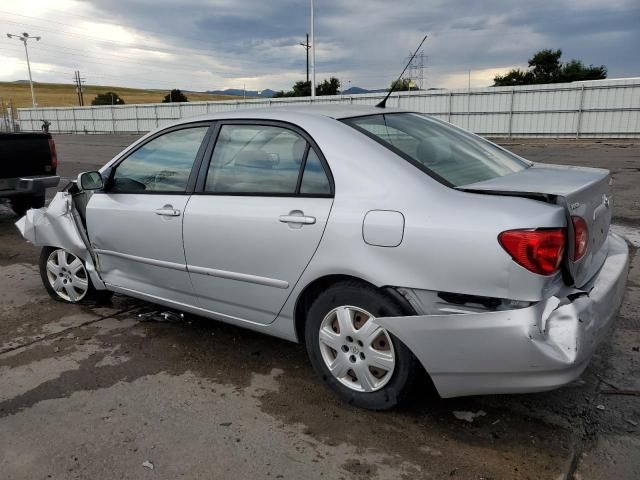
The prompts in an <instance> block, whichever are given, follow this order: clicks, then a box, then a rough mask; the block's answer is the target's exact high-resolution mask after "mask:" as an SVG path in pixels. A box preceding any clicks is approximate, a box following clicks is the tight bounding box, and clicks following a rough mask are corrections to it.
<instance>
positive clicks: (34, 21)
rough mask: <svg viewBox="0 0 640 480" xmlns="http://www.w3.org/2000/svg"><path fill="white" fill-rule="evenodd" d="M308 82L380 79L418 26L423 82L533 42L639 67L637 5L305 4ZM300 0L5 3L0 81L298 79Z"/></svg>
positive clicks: (495, 60) (180, 83) (568, 1)
mask: <svg viewBox="0 0 640 480" xmlns="http://www.w3.org/2000/svg"><path fill="white" fill-rule="evenodd" d="M315 5H316V10H315V12H316V64H317V67H316V68H317V78H318V80H320V79H322V78H325V77H328V76H330V75H334V76H336V77H338V78H340V79H341V80H342V81H343V84H344V86H345V87H348V86H349V85H351V86H353V85H357V86H360V87H364V88H382V87H385V86H387V85H388V84H389V82H390V81H391V80H392V79H393V78H394V77H395V76H397V75H398V73H399V72H400V70H401V69H402V67H403V66H404V63H405V62H406V57H407V56H408V54H409V52H410V50H411V49H413V48H415V45H416V44H417V43H418V42H419V41H420V39H421V38H422V36H423V35H424V34H425V33H427V34H428V35H429V39H428V40H427V42H426V44H425V47H424V52H425V55H426V56H427V59H426V64H427V68H426V69H425V79H426V85H425V86H427V87H445V88H455V87H466V86H467V75H468V74H467V72H468V71H469V70H471V72H472V73H471V83H472V86H478V87H480V86H487V85H489V84H491V79H492V78H493V76H494V75H495V74H496V73H501V72H504V71H506V70H508V69H510V68H513V67H517V66H519V67H525V66H526V61H527V59H528V58H529V57H530V55H531V54H532V53H533V52H535V51H536V50H538V49H541V48H562V50H563V52H564V57H565V59H566V60H568V59H570V58H579V59H582V60H583V61H584V62H585V63H587V64H589V63H593V64H597V65H600V64H604V65H606V66H607V67H608V69H609V76H610V77H629V76H640V48H639V46H640V1H639V0H536V1H531V0H509V1H506V0H504V1H499V0H482V1H471V0H465V1H462V0H457V1H456V0H395V1H391V0H366V1H354V0H315ZM308 25H309V2H308V0H171V1H169V0H126V1H125V0H82V1H78V0H55V1H54V0H2V2H0V33H1V34H2V38H0V81H4V80H9V81H11V80H19V79H25V78H27V72H26V62H25V60H24V48H23V46H22V44H21V43H20V42H18V41H17V40H15V39H14V40H10V39H8V38H6V36H5V35H4V33H7V32H9V33H20V32H23V31H26V32H28V33H29V34H30V35H32V36H36V35H40V36H41V37H42V40H41V41H40V42H37V43H36V42H33V43H30V48H29V53H30V57H31V68H32V71H33V77H34V80H35V81H40V82H65V83H70V79H71V77H72V76H73V71H74V70H80V71H81V73H82V75H83V76H84V77H86V79H87V81H88V83H90V84H101V85H119V86H131V87H145V88H171V87H178V88H183V89H187V90H207V89H209V90H213V89H225V88H243V85H244V86H246V88H247V89H258V90H259V89H263V88H272V89H286V88H289V87H290V86H291V84H292V83H293V82H294V81H296V80H301V79H304V75H305V52H304V48H303V47H301V46H300V45H299V43H300V42H301V41H304V37H305V34H306V33H307V31H308Z"/></svg>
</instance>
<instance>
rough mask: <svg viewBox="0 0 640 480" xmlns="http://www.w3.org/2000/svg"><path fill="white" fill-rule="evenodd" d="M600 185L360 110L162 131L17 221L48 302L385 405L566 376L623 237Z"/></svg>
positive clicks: (595, 325) (584, 341)
mask: <svg viewBox="0 0 640 480" xmlns="http://www.w3.org/2000/svg"><path fill="white" fill-rule="evenodd" d="M610 185H611V179H610V176H609V172H608V171H607V170H600V169H593V168H576V167H564V166H556V165H542V164H535V163H532V162H529V161H527V160H524V159H523V158H520V157H518V156H516V155H514V154H512V153H510V152H508V151H506V150H504V149H503V148H501V147H498V146H496V145H494V144H492V143H490V142H488V141H486V140H484V139H482V138H480V137H478V136H476V135H473V134H471V133H468V132H466V131H464V130H461V129H459V128H456V127H454V126H452V125H450V124H447V123H444V122H442V121H439V120H436V119H433V118H429V117H427V116H424V115H420V114H416V113H411V112H404V111H399V110H392V109H381V108H376V107H359V108H355V107H341V106H338V107H305V108H293V107H292V108H275V109H262V110H252V111H250V110H241V111H236V112H230V113H224V114H215V115H208V116H206V117H199V118H195V119H184V120H182V121H180V122H178V123H176V124H173V125H171V126H168V127H164V128H161V129H159V130H156V131H155V132H152V133H150V134H148V135H146V136H145V137H143V138H141V139H140V140H138V141H137V142H135V143H134V144H133V145H131V146H130V147H129V148H127V149H126V150H125V151H123V152H122V153H121V154H120V155H118V156H117V157H115V158H114V159H113V160H112V161H111V162H109V163H108V164H107V165H106V166H105V167H103V168H102V169H101V170H100V172H86V173H83V174H80V175H79V177H78V181H77V182H76V183H75V184H73V185H72V186H71V187H70V188H67V189H66V191H64V192H60V193H58V194H57V196H56V197H55V198H54V200H53V201H52V202H51V204H50V205H49V207H48V208H44V209H39V210H30V211H29V212H28V213H27V215H26V216H25V217H23V218H22V219H21V220H20V221H19V222H18V223H17V225H18V228H19V229H20V231H21V232H22V234H23V235H24V236H25V238H27V239H28V240H30V241H31V242H32V243H34V244H35V245H40V246H42V247H43V249H42V255H41V259H40V267H41V273H42V280H43V282H44V285H45V287H46V289H47V291H48V292H49V293H50V295H51V296H52V297H53V298H55V299H58V300H63V301H67V302H80V301H83V300H86V299H90V298H91V297H95V296H97V295H101V294H102V295H104V294H105V293H110V292H119V293H122V294H126V295H130V296H132V297H138V298H141V299H145V300H149V301H151V302H155V303H158V304H161V305H164V306H166V307H170V308H175V309H179V310H183V311H187V312H191V313H194V314H197V315H202V316H206V317H210V318H214V319H217V320H221V321H224V322H228V323H231V324H234V325H240V326H243V327H246V328H250V329H253V330H257V331H260V332H264V333H267V334H270V335H274V336H277V337H281V338H285V339H288V340H293V341H302V342H304V343H305V344H306V347H307V350H308V353H309V357H310V359H311V363H312V365H313V367H314V368H315V370H316V371H317V373H318V374H319V376H320V378H321V379H322V380H323V381H324V383H326V385H328V386H329V388H331V389H332V390H333V391H334V392H335V393H336V394H338V395H339V396H340V397H341V398H343V399H344V400H346V401H347V402H350V403H352V404H354V405H358V406H361V407H366V408H372V409H385V408H390V407H393V406H394V405H396V404H397V403H398V402H400V401H402V400H403V399H404V398H406V397H407V395H409V393H410V391H411V386H412V384H413V383H414V382H413V380H415V378H417V373H418V371H419V369H420V368H424V370H425V371H426V372H427V373H428V374H429V376H430V377H431V379H432V381H433V384H434V385H435V387H436V389H437V390H438V392H439V394H440V395H441V396H443V397H454V396H460V395H474V394H489V393H515V392H533V391H541V390H547V389H551V388H555V387H558V386H561V385H564V384H566V383H568V382H571V381H572V380H574V379H575V378H577V377H578V376H579V375H580V374H581V373H582V371H583V370H584V369H585V367H586V366H587V364H588V362H589V359H590V357H591V355H592V353H593V351H594V349H595V347H596V346H597V344H598V342H599V341H600V340H601V339H602V337H603V336H604V334H605V332H606V330H607V327H608V325H609V324H610V323H611V321H612V319H613V318H614V317H615V315H616V312H617V310H618V307H619V305H620V303H621V299H622V295H623V291H624V286H625V281H626V277H627V262H628V249H627V246H626V243H625V242H624V241H623V240H622V239H621V238H620V237H618V236H616V235H614V234H613V233H611V232H609V223H610V221H611V208H612V207H611V193H610V190H611V187H610Z"/></svg>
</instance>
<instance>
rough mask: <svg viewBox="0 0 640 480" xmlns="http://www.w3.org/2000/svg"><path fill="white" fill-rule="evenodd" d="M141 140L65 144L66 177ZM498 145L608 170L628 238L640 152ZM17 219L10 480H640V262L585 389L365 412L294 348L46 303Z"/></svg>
mask: <svg viewBox="0 0 640 480" xmlns="http://www.w3.org/2000/svg"><path fill="white" fill-rule="evenodd" d="M135 138H136V137H135V136H83V135H75V136H74V135H66V136H65V135H58V136H56V142H57V145H58V151H59V156H60V161H61V164H60V174H61V175H62V176H65V177H74V176H75V175H77V174H78V173H79V172H80V171H84V170H91V169H95V168H97V167H99V166H101V165H102V164H103V163H105V162H106V161H107V160H108V159H109V158H111V157H112V156H113V155H114V154H115V153H117V152H118V151H120V150H121V149H122V148H124V147H125V146H126V145H128V144H129V143H131V142H132V141H133V140H134V139H135ZM504 143H505V145H507V146H508V148H511V149H513V150H514V151H516V152H517V153H519V154H522V155H523V156H525V157H527V158H529V159H531V160H536V161H550V162H555V163H567V164H572V165H589V166H601V167H606V168H609V169H611V170H612V171H613V173H614V178H615V180H616V184H615V202H614V217H615V218H614V221H615V223H617V224H619V225H622V226H623V227H625V228H626V229H627V230H628V231H629V232H631V234H633V233H634V232H637V228H638V226H639V225H640V203H639V202H640V187H639V185H640V144H638V143H633V142H624V141H612V142H607V141H602V142H598V143H593V142H587V141H567V140H564V141H541V140H527V141H524V140H509V141H508V142H506V141H505V142H504ZM15 220H16V218H15V217H14V216H13V215H12V213H11V212H10V211H9V210H8V209H7V208H4V207H2V206H0V244H1V245H2V249H1V250H0V432H1V434H0V472H2V474H1V475H0V477H2V478H3V479H27V478H28V479H31V478H60V479H61V478H65V479H66V478H92V479H102V478H104V479H112V478H136V479H138V478H158V479H165V478H166V479H174V478H229V477H232V476H233V477H234V478H238V479H244V478H274V479H276V478H291V479H299V478H309V479H310V478H329V479H334V478H335V479H369V478H372V479H376V478H379V479H386V478H411V479H415V478H443V477H450V478H462V479H467V478H468V479H480V478H485V479H488V478H492V479H499V478H505V479H511V478H535V479H542V478H545V479H546V478H548V479H562V478H576V479H610V478H620V479H622V478H629V479H632V478H640V457H639V456H638V451H640V403H639V402H640V396H639V395H640V352H639V351H638V350H639V347H640V320H639V313H640V312H639V306H640V256H638V255H636V250H635V248H633V249H632V252H633V253H632V254H633V258H632V266H631V271H630V277H629V284H628V289H627V292H626V296H625V300H624V305H623V307H622V309H621V311H620V314H619V316H618V319H617V321H616V323H615V327H614V329H613V331H612V332H611V334H610V336H609V337H608V339H607V341H606V342H605V343H604V344H603V345H602V346H601V347H600V348H599V350H598V351H597V352H596V355H595V357H594V359H593V361H592V364H591V365H590V366H589V368H588V369H587V371H586V372H585V374H584V375H583V376H582V378H581V379H580V380H578V381H576V382H574V383H573V384H571V385H569V386H567V387H565V388H562V389H559V390H556V391H553V392H548V393H540V394H531V395H501V396H484V397H469V398H460V399H451V400H442V399H439V398H438V397H437V395H435V394H434V393H433V392H432V391H430V390H429V389H428V388H426V387H425V388H424V389H423V390H422V391H421V392H419V394H418V395H416V397H415V399H414V401H413V402H412V404H410V405H407V406H405V407H404V408H402V409H399V410H395V411H392V412H386V413H374V412H367V411H362V410H356V409H353V408H351V407H348V406H346V405H344V404H342V403H340V402H338V401H337V400H336V399H334V397H333V396H332V395H331V394H330V393H328V392H327V391H326V390H325V389H324V387H322V386H321V385H320V383H319V382H318V381H317V380H316V378H315V376H314V374H313V371H312V370H311V367H310V365H309V363H308V361H307V359H306V354H305V352H304V349H303V348H302V346H300V345H296V344H292V343H288V342H284V341H281V340H278V339H274V338H270V337H266V336H263V335H259V334H257V333H252V332H249V331H245V330H242V329H239V328H235V327H232V326H228V325H225V324H222V323H218V322H215V321H211V320H206V319H202V318H198V317H193V316H188V317H186V318H185V319H184V320H183V321H179V322H141V321H140V320H139V318H138V317H137V313H139V312H141V311H143V312H144V311H149V310H152V309H153V306H152V305H150V304H147V303H144V302H139V301H136V300H132V299H128V298H126V297H123V296H115V297H114V300H113V302H112V303H111V304H109V305H84V306H69V305H64V304H61V303H57V302H54V301H52V300H50V299H49V298H48V297H47V295H46V293H45V291H44V288H43V287H42V286H41V283H40V278H39V274H38V271H37V260H38V254H39V252H38V250H37V249H36V248H34V247H32V246H30V245H28V244H27V243H25V242H24V241H23V240H22V238H21V237H20V236H19V234H18V233H17V231H16V230H15V228H14V227H13V222H15ZM620 393H625V394H620ZM460 412H463V413H462V414H461V413H460ZM468 412H472V413H474V414H478V415H477V416H475V418H473V421H471V422H470V421H467V420H464V419H462V417H465V416H467V417H468V416H469V415H468Z"/></svg>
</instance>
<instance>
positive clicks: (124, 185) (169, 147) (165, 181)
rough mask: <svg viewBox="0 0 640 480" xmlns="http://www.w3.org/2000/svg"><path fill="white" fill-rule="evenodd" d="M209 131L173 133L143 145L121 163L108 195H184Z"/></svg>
mask: <svg viewBox="0 0 640 480" xmlns="http://www.w3.org/2000/svg"><path fill="white" fill-rule="evenodd" d="M207 130H208V127H193V128H185V129H183V130H174V131H172V132H169V133H165V134H164V135H161V136H159V137H156V138H154V139H153V140H151V141H150V142H147V143H145V144H144V145H143V146H142V147H140V148H138V149H137V150H136V151H134V152H133V153H132V154H131V155H129V156H128V157H127V158H125V159H124V161H122V163H120V164H119V165H118V166H117V167H116V170H115V172H114V175H113V178H112V180H111V185H110V188H109V192H114V193H147V192H184V191H186V189H187V182H188V181H189V175H190V174H191V168H192V166H193V162H194V161H195V159H196V156H197V154H198V150H199V149H200V145H201V144H202V140H203V139H204V136H205V134H206V133H207Z"/></svg>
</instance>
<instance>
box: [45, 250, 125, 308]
mask: <svg viewBox="0 0 640 480" xmlns="http://www.w3.org/2000/svg"><path fill="white" fill-rule="evenodd" d="M39 264H40V278H41V279H42V283H43V284H44V288H45V289H46V290H47V293H48V294H49V296H50V297H51V298H52V299H54V300H56V301H58V302H63V303H100V304H102V303H107V302H108V301H109V300H110V299H111V297H112V296H113V292H110V291H108V290H96V288H95V287H94V286H93V283H92V282H91V278H90V277H89V274H88V273H87V270H86V267H85V264H84V262H83V261H82V260H81V259H80V258H78V257H77V256H76V255H74V254H73V253H71V252H68V251H66V250H64V249H62V248H57V247H43V249H42V251H41V252H40V262H39Z"/></svg>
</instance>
